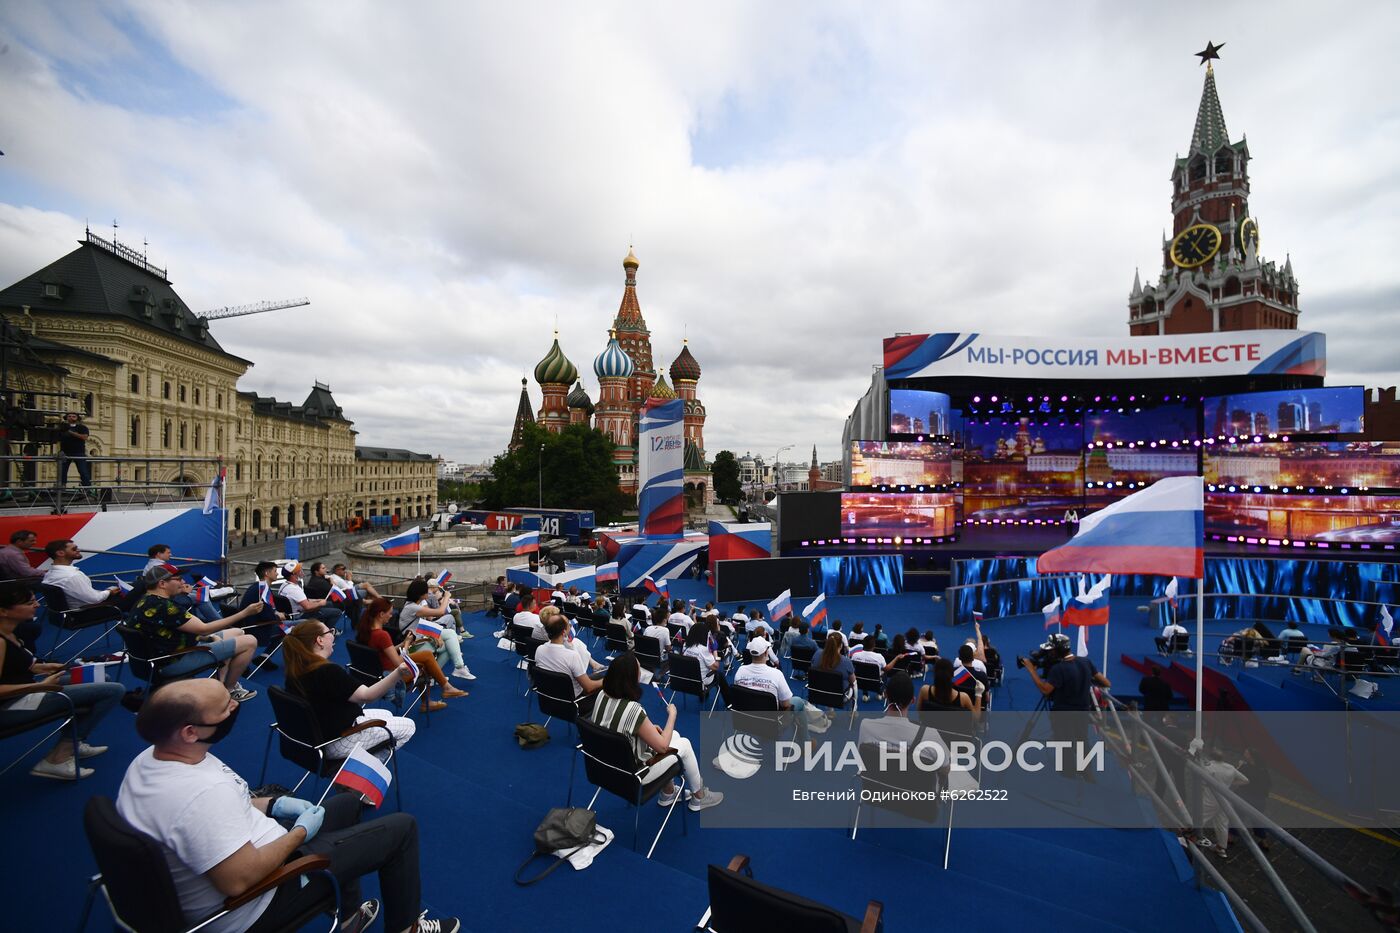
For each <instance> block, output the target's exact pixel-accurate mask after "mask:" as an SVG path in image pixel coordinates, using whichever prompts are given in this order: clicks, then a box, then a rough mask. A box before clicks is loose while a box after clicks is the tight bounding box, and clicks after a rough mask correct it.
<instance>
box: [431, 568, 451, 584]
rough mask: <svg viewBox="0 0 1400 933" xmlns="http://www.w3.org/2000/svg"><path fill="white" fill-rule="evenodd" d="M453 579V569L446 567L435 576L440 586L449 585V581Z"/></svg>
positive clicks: (435, 580)
mask: <svg viewBox="0 0 1400 933" xmlns="http://www.w3.org/2000/svg"><path fill="white" fill-rule="evenodd" d="M451 579H452V571H450V570H445V569H444V570H443V571H442V572H441V573H439V574H438V575H437V576H436V577H434V578H433V580H434V582H436V583H437V585H438V586H447V581H448V580H451Z"/></svg>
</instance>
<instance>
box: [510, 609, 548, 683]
mask: <svg viewBox="0 0 1400 933" xmlns="http://www.w3.org/2000/svg"><path fill="white" fill-rule="evenodd" d="M506 633H507V634H508V635H509V636H510V646H511V648H513V649H514V650H515V653H516V654H518V655H519V656H520V660H519V661H518V662H516V671H515V684H516V686H517V687H518V686H520V674H521V673H522V672H523V671H525V670H527V669H528V668H529V666H530V663H531V662H532V661H534V660H535V652H536V651H538V650H539V648H540V645H542V644H544V642H542V641H537V640H536V639H535V630H534V629H532V628H531V627H530V626H528V625H517V624H516V623H514V622H512V623H510V624H509V625H507V626H506ZM525 691H526V693H527V694H528V693H529V691H530V687H529V685H526V687H525Z"/></svg>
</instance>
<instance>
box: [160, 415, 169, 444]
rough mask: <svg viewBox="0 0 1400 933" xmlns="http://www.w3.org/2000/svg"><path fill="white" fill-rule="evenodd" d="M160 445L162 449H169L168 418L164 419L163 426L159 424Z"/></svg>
mask: <svg viewBox="0 0 1400 933" xmlns="http://www.w3.org/2000/svg"><path fill="white" fill-rule="evenodd" d="M160 445H161V446H162V447H166V448H169V447H170V419H169V418H166V419H165V422H164V423H163V424H161V426H160Z"/></svg>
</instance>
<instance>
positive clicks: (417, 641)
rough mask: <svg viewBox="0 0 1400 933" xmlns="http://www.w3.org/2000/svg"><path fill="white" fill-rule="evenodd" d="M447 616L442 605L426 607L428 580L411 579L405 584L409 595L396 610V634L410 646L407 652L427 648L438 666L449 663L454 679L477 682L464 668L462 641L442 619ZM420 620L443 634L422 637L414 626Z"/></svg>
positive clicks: (474, 676)
mask: <svg viewBox="0 0 1400 933" xmlns="http://www.w3.org/2000/svg"><path fill="white" fill-rule="evenodd" d="M447 614H448V610H447V608H446V607H445V606H438V607H437V608H433V607H432V606H430V605H428V581H427V580H424V579H423V578H422V577H414V578H413V580H412V581H410V582H409V584H408V592H407V593H405V594H404V604H403V608H402V609H400V610H399V631H400V632H402V633H403V634H404V635H405V636H406V637H407V638H408V639H409V643H410V645H412V648H411V649H410V650H419V649H420V648H423V647H426V648H428V649H429V650H431V651H432V652H433V656H434V657H436V658H437V661H438V664H439V665H441V664H442V663H443V661H451V662H452V676H453V677H460V678H462V679H463V680H476V675H475V674H473V673H472V672H471V671H470V670H469V669H468V668H467V662H466V661H464V660H462V642H461V639H459V638H458V636H457V631H456V629H454V628H453V627H452V622H451V620H450V619H446V620H444V617H445V616H447ZM419 619H424V620H427V621H429V622H436V623H437V624H438V625H441V626H442V633H441V634H440V635H424V634H422V633H420V632H418V631H417V630H416V629H415V628H414V626H416V625H417V624H418V620H419Z"/></svg>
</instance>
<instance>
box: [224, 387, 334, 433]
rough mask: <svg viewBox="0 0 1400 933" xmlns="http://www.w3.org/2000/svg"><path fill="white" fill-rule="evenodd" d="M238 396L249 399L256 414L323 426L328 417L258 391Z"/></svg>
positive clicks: (240, 393)
mask: <svg viewBox="0 0 1400 933" xmlns="http://www.w3.org/2000/svg"><path fill="white" fill-rule="evenodd" d="M238 397H239V398H245V399H247V400H248V401H249V403H251V404H252V406H253V412H254V413H255V414H259V415H267V416H270V417H273V418H286V419H287V420H289V421H304V422H309V423H311V424H316V425H323V426H324V425H325V424H326V419H325V418H323V417H321V415H319V414H317V413H316V412H312V411H307V410H306V409H305V408H304V407H302V406H301V405H293V404H292V403H291V402H282V401H278V400H277V399H275V398H273V397H272V396H270V395H259V394H258V393H256V392H239V393H238ZM341 420H344V419H341Z"/></svg>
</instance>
